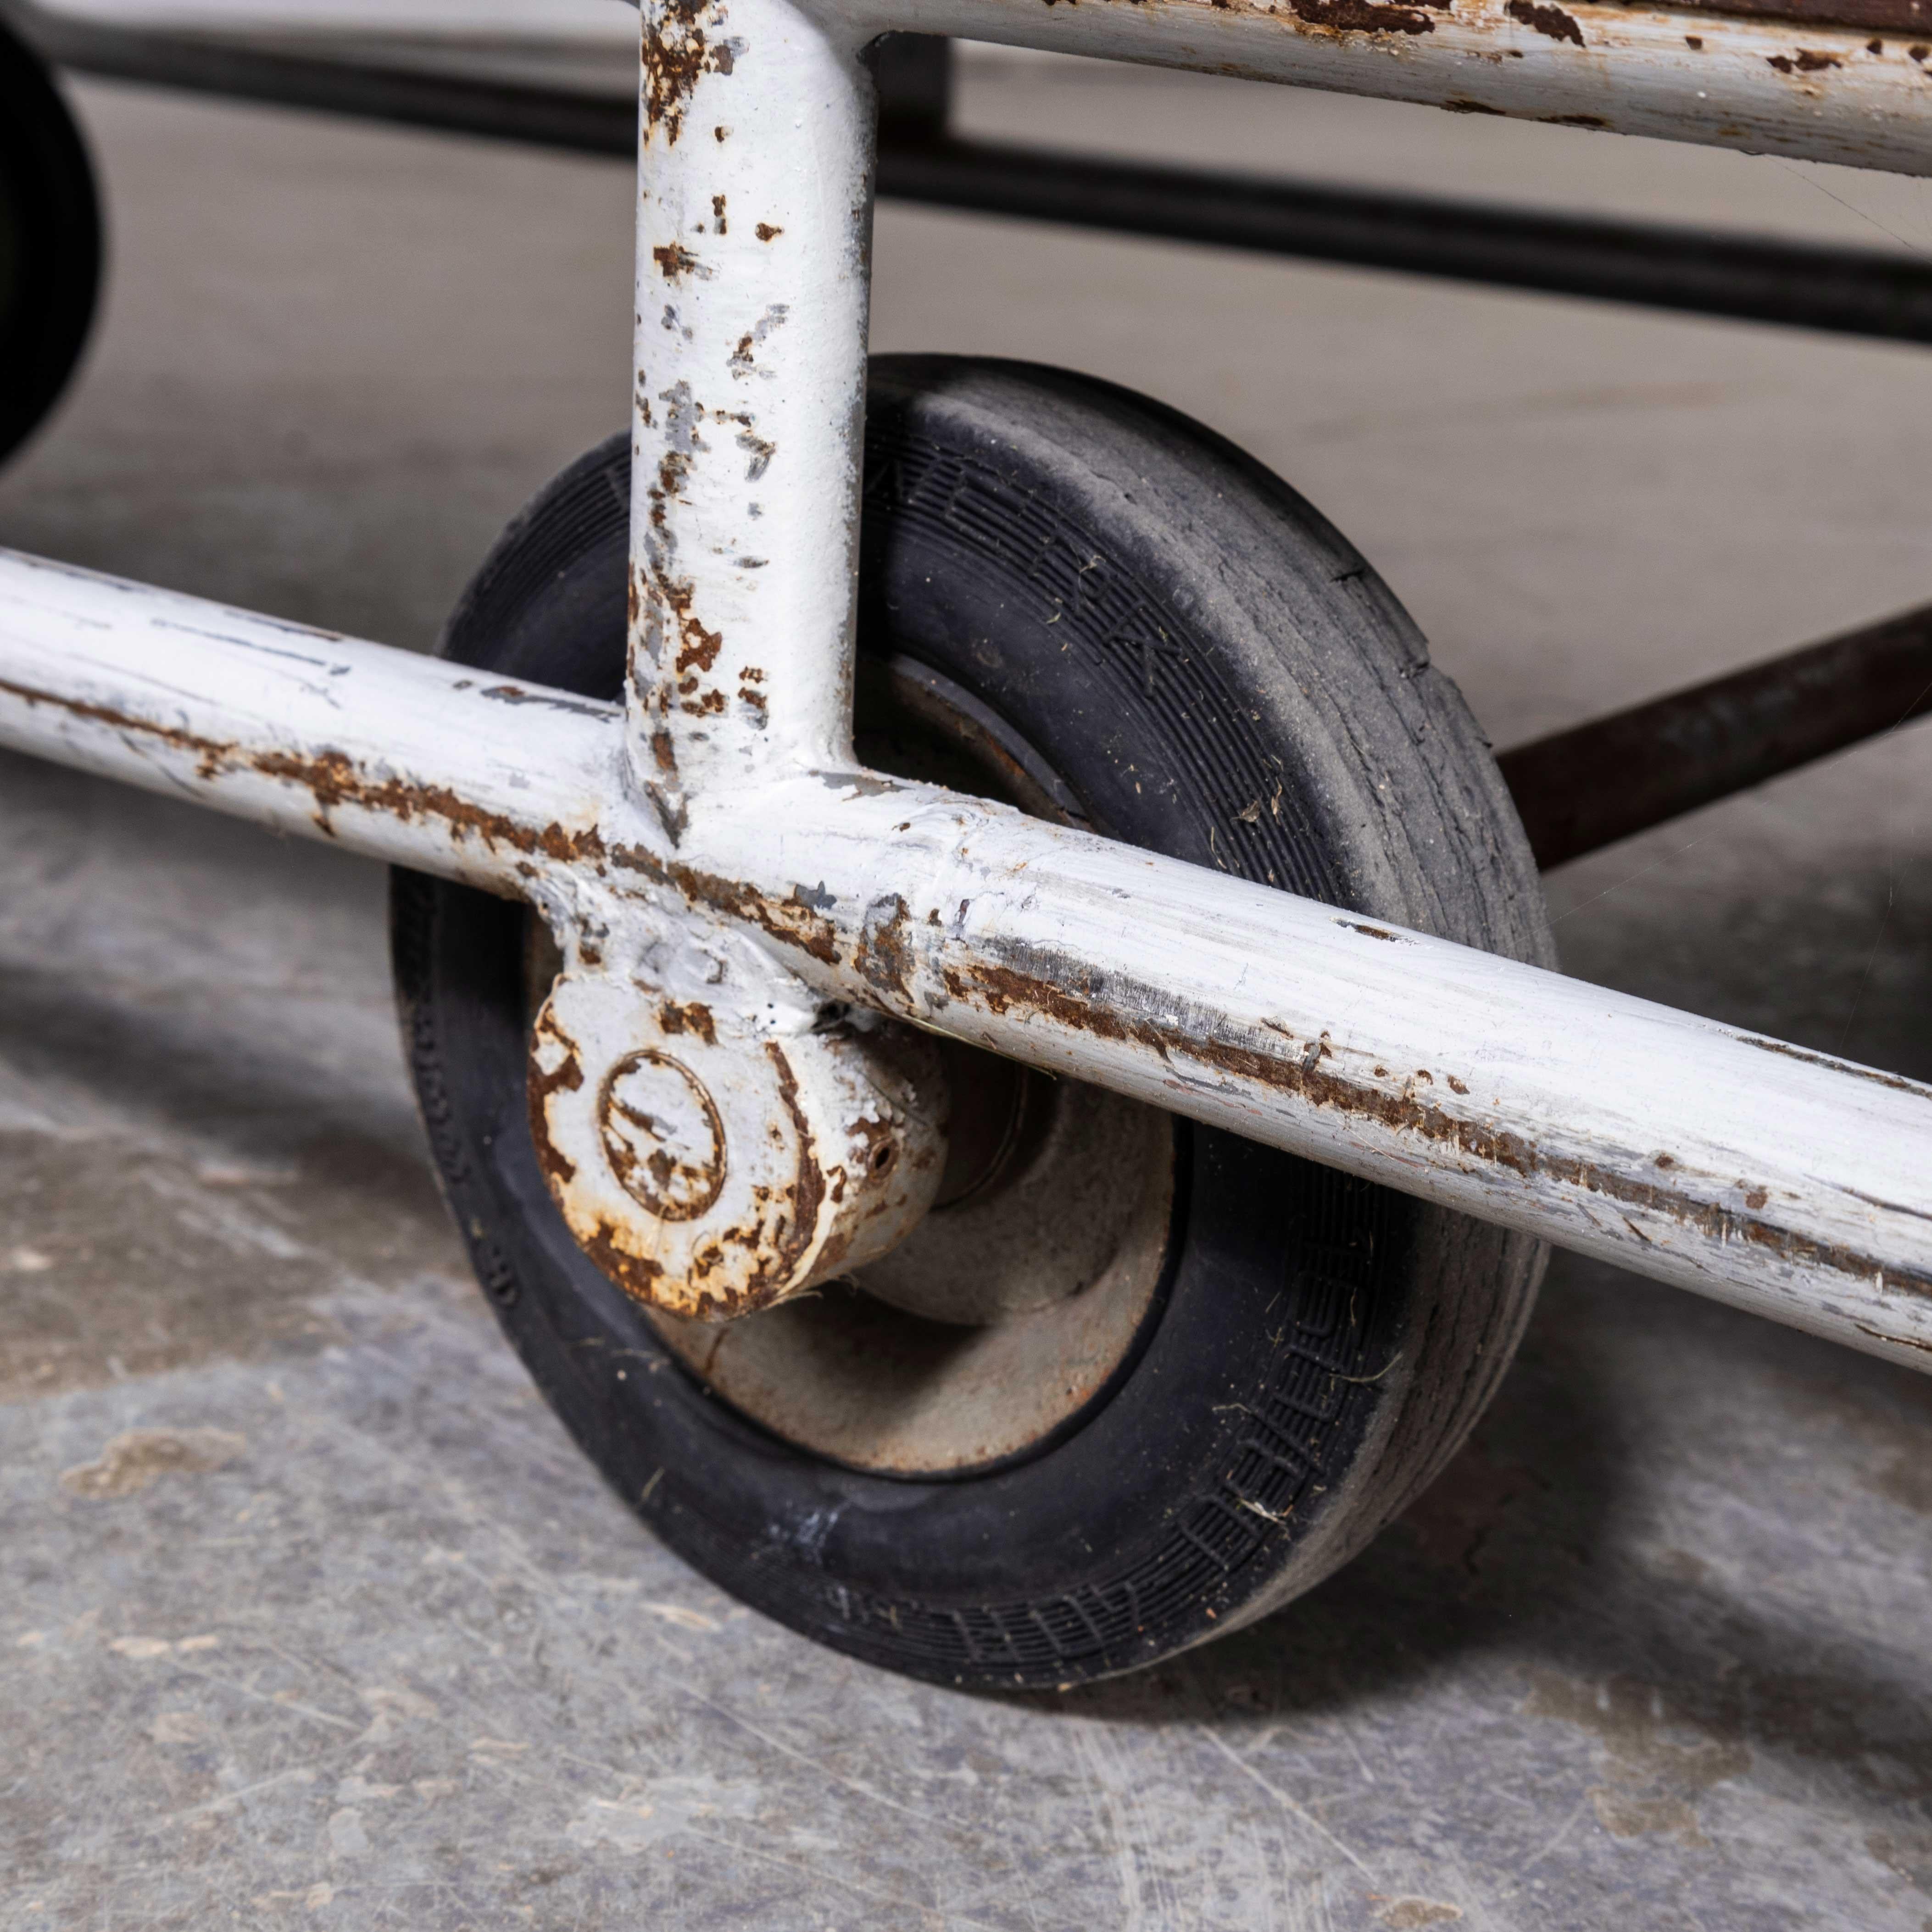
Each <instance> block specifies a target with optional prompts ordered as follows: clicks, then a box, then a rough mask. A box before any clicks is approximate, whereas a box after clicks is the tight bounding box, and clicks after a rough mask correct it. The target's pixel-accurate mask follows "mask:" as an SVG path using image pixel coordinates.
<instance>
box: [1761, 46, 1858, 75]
mask: <svg viewBox="0 0 1932 1932" xmlns="http://www.w3.org/2000/svg"><path fill="white" fill-rule="evenodd" d="M1765 65H1766V66H1767V67H1775V68H1777V70H1778V72H1779V73H1780V74H1793V73H1796V74H1822V73H1823V72H1824V71H1825V70H1826V68H1828V67H1841V66H1842V65H1843V62H1841V60H1840V59H1839V58H1838V56H1837V55H1835V54H1820V53H1814V52H1812V51H1811V49H1810V48H1808V47H1801V48H1800V49H1799V51H1798V52H1797V54H1796V55H1795V56H1791V55H1784V54H1768V55H1766V57H1765Z"/></svg>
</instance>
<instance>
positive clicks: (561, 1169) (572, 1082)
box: [524, 1007, 583, 1193]
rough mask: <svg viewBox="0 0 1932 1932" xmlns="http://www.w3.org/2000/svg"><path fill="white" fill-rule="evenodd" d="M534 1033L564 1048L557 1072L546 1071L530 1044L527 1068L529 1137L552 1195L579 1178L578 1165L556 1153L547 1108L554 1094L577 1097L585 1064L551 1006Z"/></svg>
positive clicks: (538, 1020)
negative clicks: (540, 1065)
mask: <svg viewBox="0 0 1932 1932" xmlns="http://www.w3.org/2000/svg"><path fill="white" fill-rule="evenodd" d="M532 1031H533V1032H534V1033H535V1034H538V1035H539V1036H541V1037H543V1038H544V1039H547V1040H554V1041H555V1042H556V1044H557V1045H558V1046H560V1047H561V1048H562V1049H563V1058H562V1060H561V1061H559V1062H558V1063H557V1067H556V1071H555V1072H554V1073H544V1071H543V1070H542V1069H541V1067H538V1065H537V1061H536V1042H535V1040H532V1043H531V1047H530V1052H529V1057H528V1061H527V1063H526V1064H527V1065H528V1067H529V1076H528V1079H527V1080H526V1085H525V1094H524V1099H525V1103H526V1106H528V1108H529V1117H530V1139H531V1140H532V1142H533V1143H534V1144H535V1148H536V1156H537V1166H538V1167H539V1168H540V1169H542V1171H543V1176H544V1180H545V1181H547V1183H548V1184H549V1185H550V1190H551V1191H552V1192H553V1193H555V1192H556V1191H557V1190H559V1189H562V1188H565V1187H568V1186H569V1185H570V1184H571V1182H572V1181H574V1180H575V1179H576V1178H577V1163H576V1162H574V1160H571V1159H569V1158H568V1157H567V1156H566V1155H564V1154H560V1153H559V1152H558V1151H557V1149H556V1145H555V1143H554V1142H552V1140H551V1139H550V1127H549V1124H548V1122H547V1121H546V1119H545V1118H544V1109H546V1107H547V1106H548V1104H549V1102H550V1096H551V1095H552V1094H574V1093H576V1092H577V1091H578V1090H579V1088H581V1087H582V1086H583V1062H582V1061H580V1059H579V1058H577V1043H576V1041H574V1040H572V1039H571V1037H569V1036H568V1034H565V1032H564V1031H563V1030H562V1028H560V1027H559V1026H558V1025H557V1023H556V1016H554V1015H553V1014H552V1013H550V1010H548V1008H547V1007H546V1008H545V1009H544V1011H543V1012H542V1013H539V1014H538V1016H537V1023H536V1025H535V1028H533V1029H532Z"/></svg>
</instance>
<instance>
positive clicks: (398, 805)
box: [0, 679, 604, 864]
mask: <svg viewBox="0 0 1932 1932" xmlns="http://www.w3.org/2000/svg"><path fill="white" fill-rule="evenodd" d="M0 691H6V692H7V693H9V694H11V695H12V696H13V697H17V698H20V699H21V700H23V702H24V703H28V704H31V705H41V704H48V705H52V706H54V707H55V709H58V710H61V711H65V712H68V715H70V716H72V717H75V718H84V719H86V721H88V722H89V723H90V724H104V725H106V726H107V727H109V728H110V730H116V731H126V732H131V733H136V734H137V735H139V736H142V737H146V738H151V739H154V741H155V742H157V744H161V745H166V746H167V747H168V748H169V750H171V751H178V752H181V753H182V754H184V755H186V756H187V757H191V758H193V760H195V775H196V777H197V778H200V779H202V781H208V780H211V779H213V778H217V777H219V776H220V775H221V774H222V772H224V771H253V772H259V773H260V775H262V776H263V777H264V778H279V779H281V780H283V781H285V782H287V783H288V784H296V785H300V786H301V787H303V788H304V789H305V790H307V791H308V792H309V793H311V794H312V796H314V799H315V802H316V805H317V820H316V822H317V826H319V827H320V829H321V830H322V831H323V832H325V833H326V834H328V835H329V836H331V837H333V836H334V835H335V834H334V828H333V827H332V826H331V825H330V823H329V814H330V812H332V811H335V809H336V808H338V807H339V806H341V805H353V806H355V807H356V808H359V809H361V810H362V811H371V812H374V813H377V814H380V815H382V816H384V817H390V818H395V819H398V820H401V823H404V824H405V825H407V824H410V823H413V822H414V821H415V820H416V819H418V818H440V819H441V820H443V822H444V823H445V824H446V825H447V826H449V828H450V829H451V831H452V832H454V833H455V835H456V836H457V838H459V839H460V838H466V837H474V838H477V839H478V840H480V841H481V843H482V844H484V845H487V846H488V847H491V848H492V849H494V848H496V847H508V849H509V850H511V851H514V852H522V853H527V854H529V856H532V857H536V856H542V857H544V858H547V859H557V860H559V861H560V862H563V863H565V864H570V863H575V862H590V863H592V864H595V863H597V862H601V859H603V857H604V841H603V839H602V838H601V837H600V836H599V835H598V832H597V831H596V829H595V827H594V826H592V827H586V829H583V830H581V831H577V832H570V831H566V830H565V829H564V827H563V826H561V825H558V824H555V823H552V824H549V825H546V826H541V827H535V826H529V825H526V824H523V823H519V822H518V821H517V820H515V819H514V818H511V817H507V816H505V814H503V813H502V812H495V811H484V809H483V808H481V806H479V805H475V804H472V802H470V801H469V799H466V798H463V797H461V796H459V795H458V793H455V792H453V791H452V790H449V787H447V786H444V785H431V784H417V783H416V782H413V781H411V780H410V779H407V778H383V779H379V780H374V781H372V780H370V779H368V778H364V777H363V776H362V774H361V773H360V772H359V771H358V770H357V769H356V763H355V761H354V760H353V759H352V758H350V757H349V755H348V754H347V752H344V751H317V752H314V753H311V754H298V753H296V752H290V751H257V752H252V753H251V752H245V751H242V750H241V749H240V748H239V747H238V746H236V745H233V744H232V743H228V742H224V741H223V740H220V739H214V738H203V737H200V736H196V734H195V733H193V732H192V731H184V730H178V728H176V727H174V726H172V725H167V724H156V723H154V721H152V720H151V719H148V718H137V717H135V716H134V715H132V714H131V713H130V712H124V711H117V710H115V709H113V708H112V707H111V706H107V705H102V704H89V703H83V702H82V701H81V700H79V699H75V698H66V697H57V696H55V694H53V693H52V692H51V691H38V690H36V689H34V688H33V687H32V686H31V685H20V684H13V683H10V682H7V681H6V680H5V679H0Z"/></svg>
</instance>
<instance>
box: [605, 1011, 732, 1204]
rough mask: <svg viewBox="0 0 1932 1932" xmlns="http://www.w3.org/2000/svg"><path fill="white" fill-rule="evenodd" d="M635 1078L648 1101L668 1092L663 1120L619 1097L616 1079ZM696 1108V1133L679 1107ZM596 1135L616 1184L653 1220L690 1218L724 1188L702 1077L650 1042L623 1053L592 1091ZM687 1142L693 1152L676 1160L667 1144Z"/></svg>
mask: <svg viewBox="0 0 1932 1932" xmlns="http://www.w3.org/2000/svg"><path fill="white" fill-rule="evenodd" d="M639 1076H641V1077H642V1078H643V1080H644V1082H645V1083H646V1093H647V1094H649V1092H650V1091H651V1090H652V1088H653V1087H654V1088H655V1093H656V1095H657V1096H658V1098H657V1099H656V1100H655V1102H654V1104H655V1105H657V1106H660V1107H661V1106H664V1099H663V1098H662V1097H663V1096H664V1095H665V1094H666V1092H667V1090H668V1091H669V1099H670V1111H669V1115H668V1117H666V1116H665V1115H660V1114H657V1113H653V1112H651V1111H649V1108H648V1107H646V1106H643V1105H642V1104H640V1102H639V1100H638V1099H637V1098H636V1097H632V1098H631V1099H626V1098H625V1096H624V1095H623V1094H622V1093H621V1092H620V1091H619V1087H620V1085H621V1084H622V1082H625V1081H628V1080H633V1079H636V1078H637V1077H639ZM693 1107H694V1108H695V1110H696V1111H695V1115H694V1118H695V1120H696V1121H697V1124H698V1129H699V1130H698V1132H697V1133H696V1134H692V1133H690V1132H689V1131H688V1130H689V1128H690V1126H691V1119H689V1118H687V1119H686V1120H685V1121H684V1122H682V1123H680V1122H679V1121H678V1120H677V1119H676V1115H677V1114H678V1112H679V1111H680V1110H682V1111H685V1112H687V1114H688V1112H689V1110H690V1109H692V1108H693ZM597 1125H598V1141H599V1142H600V1143H601V1145H602V1147H603V1149H604V1160H605V1161H606V1162H607V1163H608V1165H609V1166H610V1172H611V1174H612V1175H613V1176H614V1177H615V1178H616V1183H617V1185H618V1186H619V1187H621V1188H622V1190H624V1192H625V1193H626V1194H628V1196H630V1197H631V1199H632V1200H633V1201H634V1202H637V1205H639V1206H640V1208H643V1210H644V1211H645V1212H646V1214H651V1215H653V1216H655V1217H656V1219H658V1220H660V1221H694V1220H697V1218H698V1217H700V1215H702V1214H706V1213H707V1212H708V1211H709V1209H710V1208H712V1205H714V1204H715V1202H716V1201H717V1199H718V1195H719V1194H720V1193H721V1192H722V1191H723V1189H724V1170H725V1167H726V1164H727V1150H726V1148H725V1145H724V1121H723V1119H722V1118H721V1117H720V1115H719V1114H718V1106H717V1103H716V1102H715V1101H714V1100H712V1097H711V1095H710V1094H709V1091H707V1090H706V1087H705V1085H704V1083H703V1081H701V1080H700V1079H698V1077H697V1075H696V1074H694V1073H692V1072H691V1069H690V1068H689V1067H687V1066H685V1064H684V1063H683V1062H682V1061H680V1060H677V1059H675V1058H673V1057H672V1056H671V1055H670V1054H667V1053H660V1052H658V1050H657V1049H655V1047H640V1048H639V1049H637V1051H636V1052H634V1053H627V1054H626V1055H625V1056H624V1057H623V1058H622V1060H620V1061H618V1062H617V1063H616V1065H615V1066H613V1067H612V1068H611V1069H610V1071H609V1072H608V1073H606V1074H605V1075H604V1085H603V1087H602V1089H601V1091H600V1092H599V1093H598V1097H597ZM679 1140H682V1141H686V1142H691V1144H692V1152H693V1154H694V1157H691V1158H685V1157H680V1156H679V1154H677V1153H676V1152H674V1151H673V1142H676V1141H679Z"/></svg>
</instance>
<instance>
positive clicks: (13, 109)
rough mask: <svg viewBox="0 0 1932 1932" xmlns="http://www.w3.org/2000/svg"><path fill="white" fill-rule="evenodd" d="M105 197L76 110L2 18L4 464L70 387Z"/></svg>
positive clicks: (0, 435)
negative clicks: (100, 197)
mask: <svg viewBox="0 0 1932 1932" xmlns="http://www.w3.org/2000/svg"><path fill="white" fill-rule="evenodd" d="M100 285H101V208H100V202H99V200H98V198H97V196H96V195H95V187H94V170H93V169H92V167H91V166H89V162H88V158H87V149H86V146H85V145H84V144H83V142H82V139H81V136H80V129H79V128H78V127H77V126H76V125H75V124H74V116H73V115H72V114H71V113H70V112H69V111H68V106H67V104H66V102H65V101H63V100H62V98H61V95H60V91H59V89H58V88H57V87H55V85H54V81H53V77H52V75H51V74H49V72H48V71H47V69H46V66H45V65H44V64H43V62H41V60H40V57H39V56H38V55H37V54H35V53H34V52H33V51H32V50H31V49H30V48H28V46H26V44H25V43H23V41H22V40H20V38H19V37H18V36H17V35H16V34H12V33H10V32H9V31H7V28H5V26H0V371H4V372H5V380H0V462H4V461H5V460H6V458H7V457H8V456H9V455H11V454H12V453H13V451H14V450H15V449H18V448H19V447H20V445H21V444H22V443H24V442H25V441H26V440H27V438H28V437H29V436H30V435H31V434H33V432H34V430H35V429H37V428H38V427H39V426H40V422H41V421H42V419H43V418H44V417H45V416H46V413H47V412H48V411H49V410H51V409H52V407H53V406H54V404H55V401H58V398H59V396H60V394H61V392H62V390H63V389H65V388H66V387H67V384H68V378H69V377H71V376H72V375H73V374H74V366H75V365H76V364H77V362H79V361H80V352H81V350H83V347H86V342H87V337H88V332H89V329H91V328H92V326H93V322H94V309H95V299H96V297H97V296H98V293H99V290H100Z"/></svg>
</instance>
